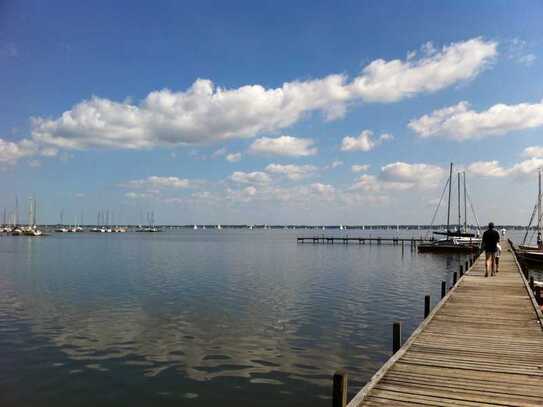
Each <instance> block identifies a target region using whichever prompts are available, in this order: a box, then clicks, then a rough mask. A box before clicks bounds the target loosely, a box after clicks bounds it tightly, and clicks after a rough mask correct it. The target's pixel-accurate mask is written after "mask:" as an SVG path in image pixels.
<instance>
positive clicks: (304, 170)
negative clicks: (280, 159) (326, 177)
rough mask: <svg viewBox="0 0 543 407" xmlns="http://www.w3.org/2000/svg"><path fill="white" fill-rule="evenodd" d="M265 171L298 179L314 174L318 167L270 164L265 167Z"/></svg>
mask: <svg viewBox="0 0 543 407" xmlns="http://www.w3.org/2000/svg"><path fill="white" fill-rule="evenodd" d="M265 171H266V172H269V173H271V174H280V175H285V176H286V177H287V178H288V179H290V180H293V181H298V180H301V179H303V178H307V177H309V176H311V175H313V174H314V173H315V171H317V167H315V166H314V165H294V164H287V165H282V164H270V165H268V166H267V167H266V168H265Z"/></svg>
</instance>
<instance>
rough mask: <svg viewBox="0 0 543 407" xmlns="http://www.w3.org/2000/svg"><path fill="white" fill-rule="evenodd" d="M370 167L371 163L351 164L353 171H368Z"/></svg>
mask: <svg viewBox="0 0 543 407" xmlns="http://www.w3.org/2000/svg"><path fill="white" fill-rule="evenodd" d="M369 169H370V166H369V164H362V165H359V164H355V165H353V166H351V171H352V172H365V171H367V170H369Z"/></svg>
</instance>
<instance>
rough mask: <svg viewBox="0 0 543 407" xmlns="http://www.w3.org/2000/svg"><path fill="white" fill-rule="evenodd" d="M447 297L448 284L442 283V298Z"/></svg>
mask: <svg viewBox="0 0 543 407" xmlns="http://www.w3.org/2000/svg"><path fill="white" fill-rule="evenodd" d="M445 295H447V282H446V281H442V282H441V298H443V297H445Z"/></svg>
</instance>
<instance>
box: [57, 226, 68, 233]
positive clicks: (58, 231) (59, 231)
mask: <svg viewBox="0 0 543 407" xmlns="http://www.w3.org/2000/svg"><path fill="white" fill-rule="evenodd" d="M55 232H57V233H68V232H69V230H68V229H66V228H65V227H60V228H56V229H55Z"/></svg>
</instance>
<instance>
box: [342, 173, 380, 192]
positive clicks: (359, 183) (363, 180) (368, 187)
mask: <svg viewBox="0 0 543 407" xmlns="http://www.w3.org/2000/svg"><path fill="white" fill-rule="evenodd" d="M349 190H350V191H360V190H362V191H366V192H378V191H380V190H381V185H380V183H379V181H378V179H377V177H376V176H375V175H368V174H363V175H361V176H360V177H358V178H357V179H356V180H355V183H354V184H353V185H352V186H351V187H350V188H349Z"/></svg>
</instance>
